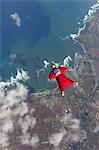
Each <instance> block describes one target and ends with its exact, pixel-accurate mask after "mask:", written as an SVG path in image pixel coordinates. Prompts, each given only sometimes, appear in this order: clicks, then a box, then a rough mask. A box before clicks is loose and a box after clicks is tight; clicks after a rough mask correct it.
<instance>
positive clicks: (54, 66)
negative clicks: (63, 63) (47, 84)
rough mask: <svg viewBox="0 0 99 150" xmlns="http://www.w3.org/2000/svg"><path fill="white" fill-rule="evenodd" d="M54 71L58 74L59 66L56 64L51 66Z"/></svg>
mask: <svg viewBox="0 0 99 150" xmlns="http://www.w3.org/2000/svg"><path fill="white" fill-rule="evenodd" d="M51 68H52V71H53V72H54V73H55V74H56V73H58V66H57V65H56V64H54V63H52V64H51Z"/></svg>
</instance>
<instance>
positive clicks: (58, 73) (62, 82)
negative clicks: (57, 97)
mask: <svg viewBox="0 0 99 150" xmlns="http://www.w3.org/2000/svg"><path fill="white" fill-rule="evenodd" d="M51 68H52V71H51V72H50V74H49V77H48V79H49V80H52V79H54V78H56V81H57V83H58V85H59V89H60V91H61V95H62V96H64V95H65V92H64V91H65V89H66V88H67V87H69V86H71V85H73V84H74V81H72V80H71V79H69V78H68V77H67V76H66V75H65V73H64V72H65V71H68V68H67V67H66V66H64V67H56V65H55V64H54V63H52V64H51Z"/></svg>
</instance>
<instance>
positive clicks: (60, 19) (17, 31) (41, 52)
mask: <svg viewBox="0 0 99 150" xmlns="http://www.w3.org/2000/svg"><path fill="white" fill-rule="evenodd" d="M94 2H95V1H94V0H90V1H85V0H84V1H75V0H72V1H67V0H64V1H57V0H56V1H48V0H47V1H21V2H20V1H2V5H1V6H2V7H1V8H2V11H1V12H0V13H1V20H0V22H1V31H2V34H1V35H2V36H1V60H2V62H1V66H0V70H1V76H2V77H3V78H6V79H7V78H8V77H10V75H11V73H13V74H15V70H16V68H17V67H19V68H20V67H22V68H23V69H24V70H27V71H28V72H29V74H30V77H31V80H30V81H29V83H28V85H29V86H30V87H31V89H36V90H41V89H43V90H44V89H46V88H51V87H53V86H55V85H54V84H53V83H52V84H50V85H49V84H48V82H47V76H48V72H49V70H46V73H44V72H42V71H41V72H40V77H38V76H37V74H36V73H35V71H36V70H37V69H39V68H42V67H43V64H42V61H43V59H47V60H49V61H52V60H54V61H56V62H62V61H63V59H64V57H65V56H67V55H70V56H71V57H72V58H73V57H74V53H75V52H82V48H81V46H80V45H79V44H74V42H73V41H72V40H63V38H64V37H65V36H66V35H69V34H71V33H77V31H78V21H80V20H82V19H83V17H84V16H85V14H86V13H87V11H88V9H89V8H90V5H91V4H93V3H94ZM15 12H17V13H18V15H19V16H20V17H21V26H20V27H17V26H16V25H15V22H14V21H13V20H12V19H11V18H10V14H14V13H15ZM11 53H12V54H16V59H15V60H12V59H11V58H10V54H11Z"/></svg>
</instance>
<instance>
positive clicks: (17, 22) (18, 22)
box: [10, 12, 21, 27]
mask: <svg viewBox="0 0 99 150" xmlns="http://www.w3.org/2000/svg"><path fill="white" fill-rule="evenodd" d="M10 18H11V19H12V20H13V21H14V23H15V25H16V26H17V27H20V26H21V17H20V16H19V14H18V13H17V12H15V13H13V14H10Z"/></svg>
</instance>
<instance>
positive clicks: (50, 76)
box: [48, 71, 56, 80]
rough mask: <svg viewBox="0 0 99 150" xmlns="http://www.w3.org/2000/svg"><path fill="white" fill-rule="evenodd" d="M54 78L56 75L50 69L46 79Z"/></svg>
mask: <svg viewBox="0 0 99 150" xmlns="http://www.w3.org/2000/svg"><path fill="white" fill-rule="evenodd" d="M54 78H56V75H55V74H54V73H53V72H52V71H51V72H50V74H49V77H48V79H49V80H52V79H54Z"/></svg>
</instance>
